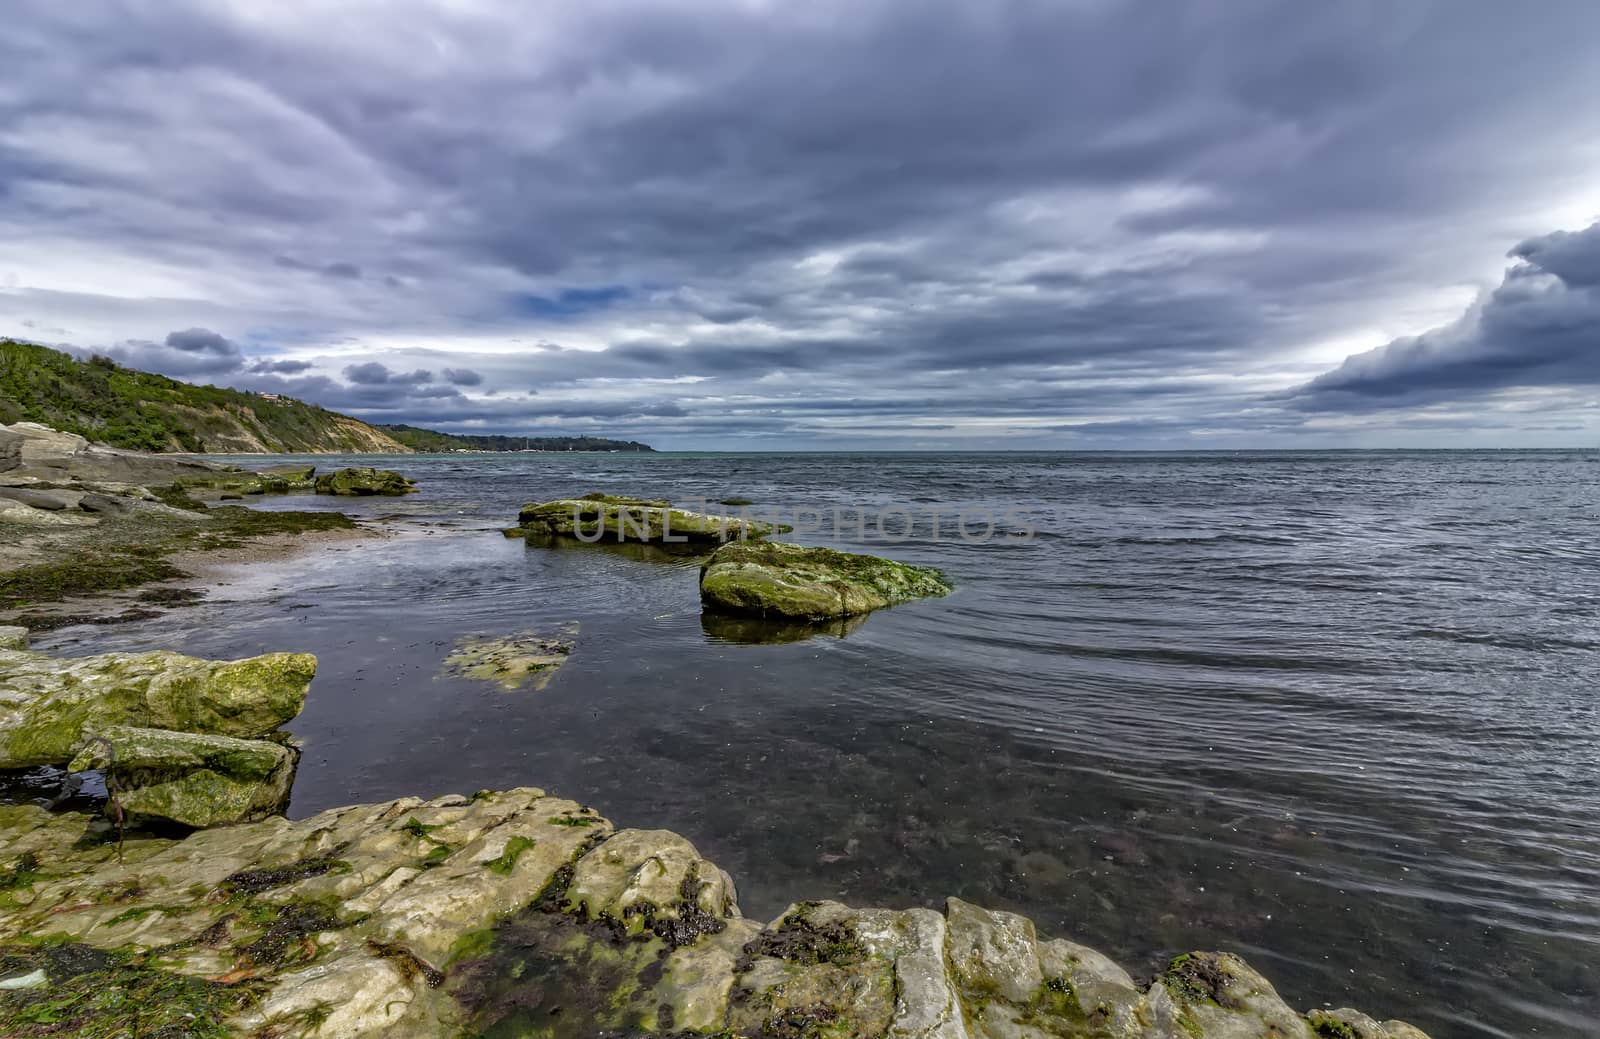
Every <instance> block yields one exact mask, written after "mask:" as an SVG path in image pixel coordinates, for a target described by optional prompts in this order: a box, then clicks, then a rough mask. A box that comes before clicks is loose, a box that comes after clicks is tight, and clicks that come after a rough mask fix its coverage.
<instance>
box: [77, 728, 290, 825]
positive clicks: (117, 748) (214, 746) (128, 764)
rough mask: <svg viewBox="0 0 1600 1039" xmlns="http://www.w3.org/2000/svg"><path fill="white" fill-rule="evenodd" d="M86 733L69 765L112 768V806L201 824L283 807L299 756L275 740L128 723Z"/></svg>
mask: <svg viewBox="0 0 1600 1039" xmlns="http://www.w3.org/2000/svg"><path fill="white" fill-rule="evenodd" d="M84 735H85V737H86V741H85V744H84V747H83V749H82V750H81V751H79V753H78V755H77V756H76V757H75V758H73V759H72V762H71V764H70V765H68V768H69V769H70V770H72V771H74V772H81V771H84V770H87V769H102V770H104V771H106V772H107V774H108V775H109V776H110V777H111V780H112V783H113V785H114V787H115V789H116V798H115V799H114V800H113V801H112V802H109V803H108V804H107V809H108V810H112V811H115V810H121V811H122V812H124V813H125V814H126V815H127V817H128V818H130V819H134V820H149V819H153V820H160V821H164V822H174V823H178V824H180V825H183V826H191V827H195V828H197V829H198V828H200V827H204V826H216V825H218V824H221V823H238V822H249V821H251V820H255V819H262V818H265V817H266V816H268V815H272V814H274V813H277V812H280V811H282V810H283V808H284V806H285V805H287V804H288V803H289V789H290V787H291V786H293V784H294V772H295V765H296V764H297V763H298V759H299V752H298V751H296V750H295V749H294V748H293V747H292V746H288V745H285V744H282V743H275V742H273V741H271V740H240V739H234V738H233V737H231V736H201V735H196V734H194V733H187V732H171V731H169V730H166V729H145V728H138V727H135V726H129V725H105V726H101V727H99V728H95V729H91V730H87V731H86V732H85V734H84Z"/></svg>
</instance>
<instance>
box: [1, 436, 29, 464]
mask: <svg viewBox="0 0 1600 1039" xmlns="http://www.w3.org/2000/svg"><path fill="white" fill-rule="evenodd" d="M24 439H25V438H24V437H23V435H22V434H21V433H13V432H12V431H11V430H10V429H9V428H7V427H5V426H0V473H9V472H10V471H11V470H13V469H15V468H17V467H18V466H20V465H21V464H22V441H23V440H24Z"/></svg>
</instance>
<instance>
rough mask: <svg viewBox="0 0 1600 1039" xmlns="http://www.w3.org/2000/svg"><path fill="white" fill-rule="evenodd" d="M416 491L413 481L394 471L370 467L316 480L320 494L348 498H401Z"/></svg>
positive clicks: (330, 474) (342, 470)
mask: <svg viewBox="0 0 1600 1039" xmlns="http://www.w3.org/2000/svg"><path fill="white" fill-rule="evenodd" d="M416 489H417V487H416V484H415V483H414V482H413V481H411V480H408V479H406V478H405V477H404V476H401V475H400V474H399V473H397V472H395V471H394V470H392V469H373V468H371V467H370V466H356V467H353V468H350V469H340V470H339V471H337V472H332V473H323V474H322V475H321V476H319V477H317V480H316V490H317V493H318V494H339V495H344V496H346V497H367V496H370V495H386V496H389V497H399V496H400V495H402V494H411V493H413V492H414V491H415V490H416Z"/></svg>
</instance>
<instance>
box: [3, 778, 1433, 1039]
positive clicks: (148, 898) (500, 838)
mask: <svg viewBox="0 0 1600 1039" xmlns="http://www.w3.org/2000/svg"><path fill="white" fill-rule="evenodd" d="M0 836H3V838H4V840H3V842H0V847H4V849H5V850H4V851H3V852H0V878H3V882H0V964H5V965H9V967H10V968H11V969H9V970H8V972H7V973H8V975H9V974H11V973H15V974H17V975H18V976H23V977H31V976H32V975H31V973H30V972H32V971H43V972H44V975H45V977H44V980H43V981H42V982H37V983H35V984H33V985H32V986H31V987H29V988H26V989H19V990H17V991H13V992H8V993H4V994H0V1033H3V1034H6V1035H17V1036H35V1035H38V1036H42V1035H47V1034H84V1035H98V1034H115V1032H114V1030H108V1027H109V1026H111V1025H115V1024H116V1021H117V1015H118V1014H126V1006H125V1003H123V1002H119V1001H116V1000H105V999H102V1000H98V1001H85V1000H81V999H80V1000H79V1001H78V1002H75V1003H71V1004H70V1005H68V1006H65V1007H62V1008H60V1009H61V1010H62V1014H63V1015H65V1016H61V1017H57V1018H55V1019H54V1021H53V1023H52V1024H51V1025H50V1027H52V1028H56V1029H57V1031H56V1032H48V1031H45V1030H43V1027H42V1026H38V1025H36V1024H34V1023H32V1022H34V1021H35V1020H36V1019H37V1017H43V1016H46V1015H43V1014H38V1015H36V1016H33V1017H30V1016H29V1014H30V1011H38V1010H40V1008H43V1007H47V1006H50V1005H51V1004H50V1002H49V1001H50V1000H51V999H52V998H60V994H61V993H63V992H72V993H76V992H78V991H80V990H81V989H82V988H83V987H84V983H83V979H84V978H91V979H93V980H94V981H95V982H96V983H97V984H98V985H99V986H100V987H101V988H102V989H104V988H107V987H109V988H118V987H121V988H123V989H126V990H128V991H129V992H133V991H139V992H144V993H149V995H147V996H146V997H145V998H146V1002H147V1006H146V1008H145V1012H146V1013H147V1014H148V1015H149V1019H151V1020H157V1019H160V1018H161V1015H163V1014H166V1013H168V1012H172V1013H182V1014H185V1015H187V1021H188V1027H189V1028H190V1029H192V1030H193V1032H194V1033H196V1034H207V1035H210V1034H217V1035H239V1036H255V1035H263V1034H270V1035H273V1036H276V1037H280V1039H293V1037H302V1036H303V1037H311V1036H341V1037H352V1039H355V1037H366V1036H372V1037H378V1036H416V1037H422V1036H455V1035H482V1034H494V1035H540V1036H548V1037H562V1036H574V1037H577V1036H582V1037H585V1039H592V1037H594V1036H597V1035H628V1036H649V1035H678V1036H686V1035H708V1036H711V1035H715V1036H722V1037H734V1036H739V1037H746V1039H774V1037H782V1039H800V1037H842V1036H859V1037H869V1036H874V1037H875V1036H884V1037H888V1036H923V1037H929V1039H935V1037H937V1039H967V1037H972V1039H978V1037H1002V1036H1003V1037H1015V1039H1032V1037H1040V1039H1043V1037H1050V1036H1053V1037H1103V1036H1121V1037H1129V1039H1133V1037H1140V1039H1207V1037H1210V1039H1234V1037H1238V1039H1247V1037H1248V1039H1283V1037H1292V1039H1318V1037H1327V1036H1336V1037H1340V1039H1344V1037H1346V1036H1357V1037H1360V1039H1418V1037H1420V1036H1421V1035H1422V1033H1420V1032H1418V1031H1416V1030H1415V1029H1413V1028H1410V1027H1409V1026H1406V1025H1403V1024H1401V1023H1398V1022H1387V1023H1380V1022H1377V1021H1375V1020H1373V1019H1371V1018H1368V1017H1366V1016H1365V1015H1361V1014H1358V1013H1356V1012H1354V1011H1346V1010H1339V1011H1317V1012H1314V1013H1313V1014H1312V1015H1310V1016H1302V1015H1300V1014H1297V1013H1296V1012H1294V1011H1293V1010H1291V1009H1290V1008H1289V1007H1288V1006H1286V1005H1285V1004H1284V1003H1283V1002H1282V1000H1281V999H1279V998H1278V997H1277V995H1276V993H1275V992H1273V990H1272V987H1271V985H1270V984H1268V983H1267V982H1266V981H1265V979H1263V978H1262V977H1261V976H1260V975H1259V974H1257V973H1256V972H1254V971H1253V970H1251V969H1250V968H1249V967H1248V965H1246V964H1245V963H1244V961H1242V960H1240V959H1239V958H1237V957H1235V956H1231V955H1228V954H1222V953H1195V954H1191V955H1190V956H1185V957H1179V958H1178V959H1177V960H1174V961H1173V963H1172V966H1171V967H1170V968H1169V970H1168V971H1167V972H1166V973H1165V974H1164V975H1162V976H1161V977H1158V978H1156V979H1154V980H1152V981H1150V982H1148V983H1146V984H1143V985H1141V984H1137V983H1135V981H1134V980H1133V979H1132V978H1130V977H1129V976H1128V975H1127V974H1126V973H1125V972H1124V971H1122V970H1121V969H1120V968H1119V967H1117V966H1116V965H1115V964H1113V963H1111V962H1110V961H1109V960H1107V959H1106V958H1105V957H1104V956H1101V955H1099V954H1097V953H1095V952H1093V951H1092V950H1089V949H1086V948H1083V947H1082V946H1078V945H1074V944H1073V943H1071V942H1066V941H1061V940H1056V941H1047V940H1043V939H1041V938H1039V936H1038V935H1036V934H1035V933H1034V929H1033V925H1032V924H1031V923H1030V922H1029V921H1027V920H1026V919H1025V918H1023V917H1020V916H1016V915H1014V914H1007V913H997V912H988V911H986V910H983V909H980V908H978V907H976V906H971V905H968V904H967V903H964V902H960V901H958V900H952V901H951V902H950V903H949V905H948V907H947V909H946V910H945V912H943V913H940V912H936V911H934V910H931V909H907V910H887V909H854V908H850V907H847V906H844V905H840V904H837V903H830V902H823V903H802V904H798V905H795V906H792V907H790V909H789V910H787V911H786V912H785V913H784V914H783V915H782V916H781V917H780V918H779V919H777V920H775V921H774V922H772V923H771V924H769V925H766V926H761V925H760V924H758V923H755V922H753V921H750V920H747V919H744V918H743V917H741V916H740V915H739V912H738V907H737V903H736V899H735V895H734V890H733V884H732V881H731V880H730V879H729V878H727V877H726V875H725V874H723V873H722V871H721V870H719V869H717V868H716V866H715V865H713V864H712V863H710V862H708V861H707V860H705V859H704V858H702V857H701V856H700V854H699V853H698V852H697V851H696V850H695V848H694V846H693V845H692V844H690V843H689V842H688V841H687V840H685V839H684V838H682V837H681V836H678V835H676V834H672V833H668V832H666V831H646V830H622V831H620V832H615V831H613V828H612V826H611V824H610V823H609V822H608V821H606V820H605V819H604V818H601V817H600V816H598V815H596V814H595V813H594V812H593V811H592V810H590V809H588V808H586V807H584V806H582V805H579V804H576V803H574V802H572V801H566V800H562V799H560V798H556V797H551V796H548V795H546V794H545V793H544V792H543V791H541V790H537V789H531V788H524V789H517V790H509V791H504V792H499V793H490V792H482V793H479V794H477V795H474V796H472V797H459V796H452V797H442V798H438V799H436V800H433V801H426V802H424V801H420V800H417V799H415V798H405V799H401V800H396V801H390V802H385V803H382V804H373V805H356V806H351V807H347V808H339V809H334V810H331V811H328V812H323V813H321V814H319V815H315V816H312V817H311V818H308V819H303V820H299V821H296V822H289V821H286V820H284V819H282V818H276V817H274V818H269V819H266V820H263V821H261V822H255V823H248V824H243V825H239V826H233V827H228V828H223V829H215V830H203V831H200V832H198V833H195V834H193V835H191V836H189V837H187V838H184V839H182V840H173V839H168V838H162V837H153V836H148V835H144V834H138V833H131V834H128V835H127V836H126V837H125V839H124V841H123V842H122V844H121V846H120V850H119V846H118V844H117V842H116V840H115V834H114V832H113V830H112V828H111V827H110V825H109V824H108V823H107V822H105V821H103V820H99V819H95V818H92V817H88V816H83V815H76V814H71V813H59V814H52V813H50V812H47V811H45V810H44V809H41V808H37V807H33V806H13V807H0ZM46 949H49V950H54V951H53V952H50V953H49V954H48V955H47V954H46V953H45V952H44V951H43V950H46ZM75 979H76V980H75ZM156 993H160V994H162V995H160V996H159V998H158V997H157V996H156V995H154V994H156ZM73 1014H77V1015H79V1016H78V1017H77V1018H76V1019H74V1018H73V1017H72V1016H71V1015H73ZM63 1022H66V1023H67V1024H68V1025H69V1026H70V1027H69V1029H68V1030H67V1031H66V1032H65V1033H63V1032H61V1031H60V1027H61V1025H62V1023H63ZM73 1029H76V1030H75V1031H74V1030H73Z"/></svg>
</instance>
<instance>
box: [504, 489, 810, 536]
mask: <svg viewBox="0 0 1600 1039" xmlns="http://www.w3.org/2000/svg"><path fill="white" fill-rule="evenodd" d="M788 529H790V528H788V527H785V526H778V525H774V524H771V523H763V522H761V521H760V520H753V519H749V518H746V517H743V516H714V515H709V514H707V513H702V512H690V511H689V510H687V509H675V508H672V507H671V505H670V504H669V503H668V502H665V501H659V500H655V499H649V498H626V497H621V496H618V495H614V494H594V495H589V496H586V497H582V498H561V499H558V500H556V501H546V502H535V503H533V504H529V505H524V506H523V507H522V511H521V512H520V513H519V514H518V516H517V526H516V527H515V528H513V530H515V531H518V532H520V533H521V534H522V535H523V536H526V537H529V538H554V537H566V538H577V539H578V540H580V541H593V542H598V541H612V542H646V543H654V544H694V545H718V544H722V543H724V542H728V541H739V540H746V539H748V540H758V539H761V538H765V537H768V536H770V535H772V534H775V533H779V532H781V531H783V530H788ZM506 533H507V534H508V535H512V536H515V535H514V534H512V531H507V532H506Z"/></svg>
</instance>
